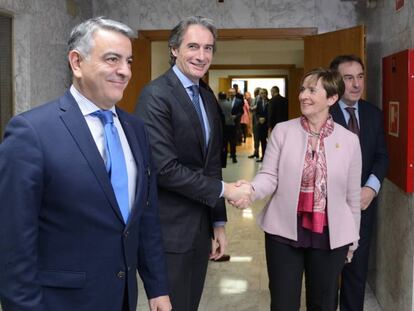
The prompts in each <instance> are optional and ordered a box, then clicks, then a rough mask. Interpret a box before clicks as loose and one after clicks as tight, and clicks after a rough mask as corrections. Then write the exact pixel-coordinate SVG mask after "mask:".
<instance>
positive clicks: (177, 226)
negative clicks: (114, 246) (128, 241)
mask: <svg viewBox="0 0 414 311" xmlns="http://www.w3.org/2000/svg"><path fill="white" fill-rule="evenodd" d="M215 39H216V28H215V26H214V25H213V23H212V21H211V20H209V19H207V18H204V17H200V16H193V17H189V18H186V19H184V20H182V21H181V22H179V24H178V25H177V26H176V27H175V28H174V29H173V30H172V32H171V35H170V38H169V47H170V64H171V65H172V68H171V69H169V70H168V71H167V72H166V73H164V74H163V75H161V76H160V77H158V78H157V79H155V80H154V81H152V82H150V83H149V84H148V85H147V86H146V87H145V88H144V89H143V91H142V92H141V95H140V97H139V99H138V103H137V108H136V113H137V115H139V116H140V117H142V118H143V119H144V121H145V123H146V125H147V128H148V131H149V134H150V135H149V136H150V141H151V146H152V152H153V156H154V163H155V167H156V172H157V175H158V194H159V209H160V218H161V227H162V233H163V238H164V245H165V248H166V259H167V269H168V277H169V284H170V289H171V292H170V297H171V302H172V306H173V309H174V310H179V311H193V310H197V308H198V304H199V301H200V298H201V294H202V291H203V286H204V280H205V275H206V270H207V264H208V259H209V256H210V258H212V259H218V258H220V257H221V256H222V255H223V254H224V250H225V247H226V243H227V242H226V237H225V232H224V224H225V222H226V220H227V218H226V209H225V204H224V200H223V198H222V197H223V196H224V197H226V198H229V199H231V200H234V201H237V200H238V198H236V197H230V195H229V194H228V193H229V192H233V191H229V190H231V189H233V190H234V189H236V187H235V185H230V184H226V183H223V182H222V180H221V179H222V177H221V161H220V149H221V146H222V129H221V124H220V116H219V114H218V112H217V101H216V98H215V96H214V94H213V92H212V91H211V89H210V88H209V87H208V85H207V84H206V83H204V81H203V80H201V78H202V77H203V76H204V75H205V73H206V72H207V70H208V68H209V66H210V64H211V61H212V57H213V52H214V50H215ZM243 188H244V190H245V192H246V193H249V192H250V189H247V188H248V187H243ZM239 189H242V188H239ZM236 190H237V189H236ZM236 192H237V191H236Z"/></svg>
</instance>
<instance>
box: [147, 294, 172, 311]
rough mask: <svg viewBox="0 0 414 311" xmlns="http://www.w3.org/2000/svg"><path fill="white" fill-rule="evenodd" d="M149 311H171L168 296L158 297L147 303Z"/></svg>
mask: <svg viewBox="0 0 414 311" xmlns="http://www.w3.org/2000/svg"><path fill="white" fill-rule="evenodd" d="M148 304H149V307H150V310H151V311H171V310H172V305H171V302H170V297H169V296H159V297H155V298H152V299H150V300H149V301H148Z"/></svg>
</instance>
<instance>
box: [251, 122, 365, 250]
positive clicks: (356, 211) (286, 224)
mask: <svg viewBox="0 0 414 311" xmlns="http://www.w3.org/2000/svg"><path fill="white" fill-rule="evenodd" d="M306 143H307V133H306V132H305V131H304V129H303V128H302V126H301V124H300V119H299V118H297V119H293V120H289V121H287V122H282V123H278V124H277V125H276V127H275V129H274V130H273V131H272V134H271V136H270V139H269V142H268V145H267V148H266V153H265V156H264V159H263V165H262V169H261V170H260V171H259V173H258V174H257V175H256V177H255V178H254V180H253V182H252V186H253V187H254V189H255V193H254V199H255V200H260V199H263V198H265V197H266V196H269V195H271V198H270V200H269V201H268V202H267V204H266V206H265V208H264V209H263V211H262V213H261V214H260V216H259V219H258V223H259V225H260V227H261V228H262V229H263V230H264V231H265V232H268V233H270V234H276V235H279V236H282V237H285V238H288V239H291V240H295V241H296V240H297V205H298V199H299V192H300V185H301V179H302V170H303V164H304V159H305V151H306ZM325 155H326V162H327V175H328V176H327V188H328V200H327V201H328V202H327V204H328V206H327V216H328V228H329V239H330V246H331V248H332V249H334V248H338V247H341V246H344V245H347V244H350V243H354V245H353V246H352V247H351V248H352V249H355V248H356V247H357V245H358V244H357V241H358V239H359V226H360V218H361V208H360V198H361V167H362V160H361V149H360V146H359V140H358V137H357V136H356V135H355V134H353V133H351V132H350V131H348V130H347V129H345V128H344V127H342V126H341V125H339V124H337V123H335V125H334V131H333V132H332V134H331V135H330V136H328V137H326V138H325Z"/></svg>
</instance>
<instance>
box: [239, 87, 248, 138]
mask: <svg viewBox="0 0 414 311" xmlns="http://www.w3.org/2000/svg"><path fill="white" fill-rule="evenodd" d="M245 94H246V95H247V96H248V98H249V99H250V93H249V92H246V93H245ZM248 98H247V97H246V98H243V114H242V116H241V119H240V125H241V129H242V134H243V143H245V142H246V139H247V132H248V128H249V124H250V105H249V101H248Z"/></svg>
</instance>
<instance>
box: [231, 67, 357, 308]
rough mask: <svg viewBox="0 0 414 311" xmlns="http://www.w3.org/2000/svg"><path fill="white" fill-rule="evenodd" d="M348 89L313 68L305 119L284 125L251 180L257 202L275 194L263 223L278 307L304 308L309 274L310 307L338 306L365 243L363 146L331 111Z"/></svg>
mask: <svg viewBox="0 0 414 311" xmlns="http://www.w3.org/2000/svg"><path fill="white" fill-rule="evenodd" d="M343 91H344V83H343V81H342V78H341V76H340V75H339V74H338V73H337V72H334V71H329V70H325V69H322V68H319V69H315V70H312V71H310V72H308V73H306V74H305V76H304V77H303V79H302V83H301V89H300V93H299V102H300V108H301V112H302V116H301V117H300V118H296V119H292V120H289V121H286V122H281V123H278V124H277V125H276V127H275V128H274V130H273V131H272V133H271V136H270V139H269V145H268V148H267V150H266V153H265V156H264V160H263V165H262V168H261V170H260V171H259V173H258V174H257V175H256V177H255V178H254V179H253V181H252V183H251V187H252V189H254V191H253V194H252V196H251V200H261V199H263V198H265V197H267V196H269V195H270V196H271V198H270V200H269V201H268V203H267V204H266V206H265V208H264V210H263V211H262V213H261V214H260V215H259V218H258V223H259V225H260V227H261V228H262V229H263V231H264V232H265V247H266V262H267V269H268V274H269V289H270V296H271V308H270V309H271V310H272V311H298V310H299V308H300V301H301V299H300V296H301V289H302V275H303V272H304V274H305V285H306V310H308V311H334V310H336V305H335V303H336V301H335V299H336V293H337V281H338V277H339V275H340V273H341V270H342V267H343V266H344V264H345V259H346V258H348V259H350V258H352V253H353V251H354V250H355V248H356V247H357V244H358V238H359V236H358V232H359V224H360V216H361V208H360V195H361V188H360V187H359V184H358V182H359V180H360V178H361V166H362V160H361V149H360V147H359V142H358V138H357V137H356V136H355V135H354V134H352V133H351V132H349V131H348V130H347V129H345V128H344V127H342V126H341V125H339V124H337V123H335V122H334V121H333V119H332V116H331V115H330V114H329V107H330V106H332V105H333V104H334V103H335V102H336V101H337V100H338V98H339V97H340V96H341V95H342V94H343ZM239 183H240V184H247V182H245V181H240V182H239ZM245 200H246V198H245V199H244V200H240V202H241V207H245V202H244V201H245ZM233 204H235V205H236V206H238V204H239V202H233Z"/></svg>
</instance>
